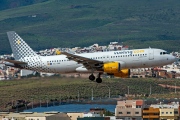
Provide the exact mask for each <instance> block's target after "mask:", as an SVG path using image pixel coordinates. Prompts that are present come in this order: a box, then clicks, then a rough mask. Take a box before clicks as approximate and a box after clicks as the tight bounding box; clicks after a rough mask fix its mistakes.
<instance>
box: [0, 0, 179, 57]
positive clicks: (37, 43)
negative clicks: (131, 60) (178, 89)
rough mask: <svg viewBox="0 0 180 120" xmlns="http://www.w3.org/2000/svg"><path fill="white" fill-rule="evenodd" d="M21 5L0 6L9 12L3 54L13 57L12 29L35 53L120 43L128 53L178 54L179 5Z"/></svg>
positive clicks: (152, 1) (1, 21) (58, 1)
mask: <svg viewBox="0 0 180 120" xmlns="http://www.w3.org/2000/svg"><path fill="white" fill-rule="evenodd" d="M3 1H5V0H3ZM3 1H2V2H3ZM7 1H8V2H7V3H4V4H6V6H8V5H9V4H10V2H9V1H10V0H7ZM17 1H18V2H17V3H22V4H18V5H17V7H16V8H13V9H6V8H11V7H6V8H2V7H1V6H0V8H1V9H6V10H1V11H0V38H1V44H0V54H3V53H11V50H10V46H9V43H8V39H7V36H6V32H7V31H12V30H14V31H16V32H17V33H18V34H20V35H21V36H22V38H24V39H25V41H27V43H29V44H30V46H31V47H32V48H33V49H35V50H40V49H46V48H52V47H75V46H81V47H82V46H88V45H91V44H93V43H98V44H100V45H107V44H109V42H110V41H111V42H112V41H119V42H123V43H124V44H125V45H129V46H130V48H145V47H149V46H150V47H155V48H162V49H166V50H168V51H180V47H179V44H180V34H179V31H180V27H179V25H180V21H179V19H180V15H179V11H180V7H179V6H180V1H178V0H173V1H169V0H164V1H163V2H162V1H161V0H138V1H131V0H114V1H113V2H112V1H109V0H98V1H97V0H68V1H67V0H28V1H29V2H28V3H26V2H25V3H23V2H22V0H17ZM24 5H25V6H24Z"/></svg>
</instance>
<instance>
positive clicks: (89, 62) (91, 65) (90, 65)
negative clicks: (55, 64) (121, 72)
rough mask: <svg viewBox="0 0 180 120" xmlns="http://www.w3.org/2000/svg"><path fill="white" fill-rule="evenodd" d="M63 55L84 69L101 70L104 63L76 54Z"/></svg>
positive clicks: (64, 53)
mask: <svg viewBox="0 0 180 120" xmlns="http://www.w3.org/2000/svg"><path fill="white" fill-rule="evenodd" d="M61 54H63V55H66V56H67V58H68V59H69V60H73V61H76V62H77V63H79V64H83V65H84V67H86V69H88V70H92V69H95V70H100V68H102V65H103V62H102V61H98V60H93V59H90V58H86V57H82V56H78V55H75V54H71V53H67V52H61Z"/></svg>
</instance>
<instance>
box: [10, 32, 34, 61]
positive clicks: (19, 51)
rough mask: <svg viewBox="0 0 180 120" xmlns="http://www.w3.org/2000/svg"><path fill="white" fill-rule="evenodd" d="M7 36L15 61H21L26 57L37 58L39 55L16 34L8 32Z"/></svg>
mask: <svg viewBox="0 0 180 120" xmlns="http://www.w3.org/2000/svg"><path fill="white" fill-rule="evenodd" d="M7 35H8V39H9V42H10V45H11V49H12V52H13V55H14V58H15V60H20V59H23V58H24V57H34V56H37V54H36V53H35V52H34V51H33V50H32V49H31V48H30V47H29V45H28V44H27V43H26V42H25V41H24V40H23V39H22V38H21V37H20V36H19V35H18V34H17V33H16V32H14V31H10V32H7Z"/></svg>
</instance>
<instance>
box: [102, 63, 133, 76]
mask: <svg viewBox="0 0 180 120" xmlns="http://www.w3.org/2000/svg"><path fill="white" fill-rule="evenodd" d="M103 70H104V72H106V73H107V74H111V75H114V76H116V77H122V78H126V77H129V76H130V70H129V69H122V70H121V64H120V63H119V62H111V63H105V64H104V66H103Z"/></svg>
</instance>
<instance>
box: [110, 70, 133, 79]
mask: <svg viewBox="0 0 180 120" xmlns="http://www.w3.org/2000/svg"><path fill="white" fill-rule="evenodd" d="M130 73H131V72H130V69H123V70H121V71H120V72H119V73H114V76H116V77H121V78H127V77H129V76H130Z"/></svg>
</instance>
